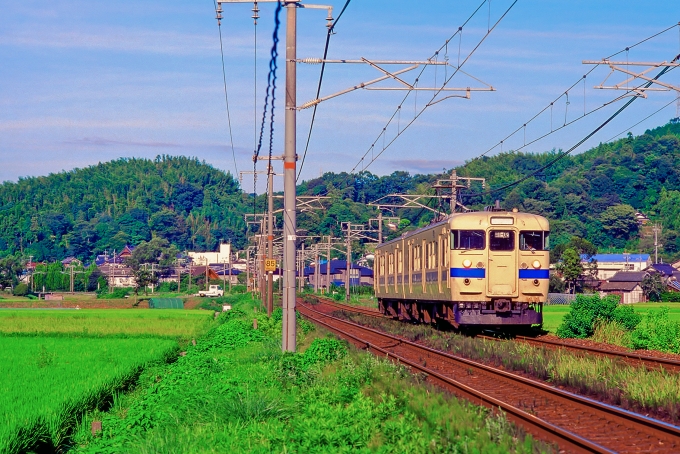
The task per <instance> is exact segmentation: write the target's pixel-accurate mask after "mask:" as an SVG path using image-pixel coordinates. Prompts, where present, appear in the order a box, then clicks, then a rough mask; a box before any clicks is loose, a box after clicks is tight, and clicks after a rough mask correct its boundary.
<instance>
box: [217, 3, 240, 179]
mask: <svg viewBox="0 0 680 454" xmlns="http://www.w3.org/2000/svg"><path fill="white" fill-rule="evenodd" d="M213 5H214V6H215V11H217V1H216V0H213ZM217 29H218V30H219V34H220V55H221V56H222V81H223V82H224V101H225V103H226V106H227V125H228V127H229V142H230V143H231V156H232V158H233V159H234V171H235V172H236V174H235V175H238V166H237V165H236V151H235V150H234V135H233V134H232V131H231V114H230V112H229V93H228V90H227V71H226V69H225V66H224V47H223V46H222V23H221V17H220V16H219V14H218V17H217Z"/></svg>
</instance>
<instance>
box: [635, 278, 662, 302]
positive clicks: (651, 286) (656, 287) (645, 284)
mask: <svg viewBox="0 0 680 454" xmlns="http://www.w3.org/2000/svg"><path fill="white" fill-rule="evenodd" d="M640 287H642V291H643V292H644V294H645V296H646V297H647V298H648V299H649V300H650V301H660V300H661V293H663V292H664V290H666V284H664V283H663V281H662V279H661V275H660V274H659V273H651V274H648V275H646V276H645V277H644V278H643V279H642V282H641V283H640Z"/></svg>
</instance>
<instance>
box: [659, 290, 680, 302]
mask: <svg viewBox="0 0 680 454" xmlns="http://www.w3.org/2000/svg"><path fill="white" fill-rule="evenodd" d="M661 301H662V302H664V303H680V292H664V293H662V294H661Z"/></svg>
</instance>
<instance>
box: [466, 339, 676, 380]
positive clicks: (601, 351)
mask: <svg viewBox="0 0 680 454" xmlns="http://www.w3.org/2000/svg"><path fill="white" fill-rule="evenodd" d="M477 337H481V338H483V339H487V340H501V339H498V338H495V337H490V336H477ZM513 340H514V341H515V342H524V343H527V344H530V345H537V346H540V347H546V348H562V349H565V350H571V351H574V352H577V353H581V354H588V355H590V354H593V355H599V356H606V357H609V358H615V359H620V360H622V361H624V362H626V363H628V364H630V365H633V366H644V367H646V368H647V369H650V370H655V369H665V370H667V371H673V372H680V359H678V358H677V355H663V354H661V355H654V354H648V352H645V353H639V352H636V351H631V350H628V349H626V348H623V347H618V346H616V345H608V344H600V343H597V342H590V343H586V342H579V340H581V339H568V340H567V339H559V338H557V337H552V336H551V337H548V336H542V337H526V336H515V337H514V338H513ZM649 353H651V352H649ZM657 353H660V352H657Z"/></svg>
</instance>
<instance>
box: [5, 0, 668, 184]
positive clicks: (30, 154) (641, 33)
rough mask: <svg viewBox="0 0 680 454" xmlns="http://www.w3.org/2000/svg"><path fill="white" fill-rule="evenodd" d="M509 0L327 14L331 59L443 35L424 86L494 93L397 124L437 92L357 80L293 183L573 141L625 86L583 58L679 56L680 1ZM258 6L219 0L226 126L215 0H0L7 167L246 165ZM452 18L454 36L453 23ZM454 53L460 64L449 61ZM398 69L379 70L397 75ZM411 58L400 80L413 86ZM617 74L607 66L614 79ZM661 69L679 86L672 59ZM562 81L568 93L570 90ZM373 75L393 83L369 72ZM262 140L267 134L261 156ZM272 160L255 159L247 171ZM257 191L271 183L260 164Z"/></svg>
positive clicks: (259, 62) (416, 45) (317, 134)
mask: <svg viewBox="0 0 680 454" xmlns="http://www.w3.org/2000/svg"><path fill="white" fill-rule="evenodd" d="M513 1H514V0H491V1H490V2H486V3H484V4H482V2H481V0H477V1H470V0H459V1H456V2H451V1H444V0H432V1H419V2H406V1H402V0H390V1H387V0H371V1H360V0H353V1H351V2H350V4H349V6H348V7H347V9H346V11H345V13H344V14H343V16H342V17H341V18H340V20H339V21H338V22H337V24H336V28H335V34H334V35H332V37H331V40H330V46H329V52H328V58H330V59H360V58H366V59H368V60H416V61H424V60H427V59H428V58H431V57H433V55H434V54H435V51H437V50H438V49H440V48H441V47H442V46H443V45H444V44H445V42H446V41H447V40H448V39H449V38H451V37H452V36H453V38H451V39H450V41H449V44H448V46H446V47H444V48H443V49H442V50H441V52H439V54H438V55H437V57H436V58H437V61H442V60H446V59H447V60H448V62H449V65H450V66H448V67H446V68H445V67H443V66H437V67H435V66H432V65H430V66H428V67H427V68H425V70H424V72H423V73H422V75H421V76H420V77H419V79H418V85H417V86H418V87H419V88H433V87H440V86H441V85H442V82H443V80H444V78H445V77H446V78H448V77H450V76H451V75H452V74H454V73H455V75H453V77H451V79H450V81H449V82H448V83H447V87H449V88H454V87H456V88H466V87H472V88H484V87H489V86H491V87H493V88H494V91H472V92H471V95H470V99H466V98H461V97H453V98H449V99H445V100H442V101H440V102H436V103H432V104H431V105H430V106H429V107H427V108H426V109H425V110H424V111H423V113H422V114H421V115H420V116H419V117H418V118H417V119H415V121H413V122H412V123H411V125H410V126H409V127H408V128H407V129H405V130H404V128H405V127H406V125H408V124H409V123H410V122H411V121H412V120H413V119H414V115H415V114H416V113H417V112H419V111H420V110H422V109H423V108H424V107H425V106H426V105H427V104H428V102H429V101H430V100H431V98H432V96H433V95H434V94H435V93H434V92H428V91H418V92H417V94H416V92H411V93H410V94H409V95H408V97H407V98H406V100H405V101H403V104H402V100H403V99H404V96H405V95H406V94H407V92H404V91H396V90H381V91H378V90H356V91H352V92H350V93H348V94H344V95H342V96H338V97H335V98H332V99H329V100H327V101H324V102H322V103H320V104H319V105H318V110H317V114H316V120H315V123H314V128H313V131H312V136H311V140H310V145H309V149H308V152H307V156H306V158H305V161H304V165H303V166H302V170H301V179H303V180H305V179H310V178H315V177H318V176H319V175H321V174H323V173H324V172H330V171H333V172H343V171H345V172H350V171H359V170H368V171H370V172H372V173H374V174H377V175H386V174H390V173H392V172H394V171H407V172H409V173H411V174H416V173H435V172H441V171H442V170H443V169H451V168H452V167H454V166H458V165H461V164H463V163H464V162H466V161H469V160H471V159H474V158H476V157H478V156H480V155H482V154H483V153H487V155H489V156H492V155H494V154H497V153H499V152H501V151H508V150H517V149H521V150H522V151H526V152H543V151H547V150H552V149H558V150H559V149H569V148H571V147H572V146H573V145H575V144H576V143H578V142H579V141H580V140H581V139H582V138H583V137H585V136H586V135H587V134H588V133H590V132H591V131H592V130H594V129H595V128H597V127H598V126H599V125H600V124H601V123H602V122H604V121H605V120H606V119H607V118H608V117H609V116H610V115H612V114H613V113H614V112H615V111H616V110H617V109H618V108H619V107H621V106H622V105H623V103H625V102H626V101H627V100H628V99H630V98H624V99H623V100H619V101H616V102H613V103H612V102H611V101H613V100H615V99H616V98H617V97H619V96H620V95H622V94H624V92H623V91H614V90H598V89H594V88H593V87H594V86H596V85H600V84H601V83H602V82H603V81H605V79H606V78H607V75H608V74H609V72H610V70H609V68H608V67H607V66H604V65H601V66H598V67H596V68H595V69H594V70H593V71H592V72H590V73H588V71H590V70H591V69H593V66H592V65H584V64H582V60H601V59H602V58H604V57H608V56H610V55H612V54H616V53H617V52H620V53H618V54H617V55H615V56H614V57H612V60H619V61H623V62H626V61H627V62H628V63H629V65H627V66H626V65H624V66H623V67H624V68H628V70H633V69H636V67H635V66H631V65H630V62H662V61H670V60H671V59H673V58H674V57H675V56H676V55H678V54H680V27H679V26H677V24H678V22H679V21H680V2H678V1H677V0H661V1H659V2H656V3H654V5H648V6H643V5H641V4H640V2H634V1H629V0H617V1H614V0H587V1H586V0H572V1H568V2H565V1H558V0H542V1H537V0H518V1H517V2H516V3H515V4H514V5H513ZM323 4H325V5H330V6H333V8H334V9H333V17H337V15H338V13H339V11H340V9H341V8H342V6H343V5H344V4H345V0H327V1H325V2H324V3H323ZM480 5H481V7H480ZM252 7H253V4H252V3H246V4H225V5H224V13H223V16H224V19H223V20H222V26H221V32H222V39H223V49H224V62H225V71H226V82H227V97H228V101H229V118H230V123H231V128H229V122H228V117H227V109H226V103H225V93H224V85H223V74H222V60H221V54H220V38H219V30H218V27H217V21H216V20H215V12H214V4H213V2H212V1H207V0H204V1H200V2H198V1H194V2H181V1H170V0H169V1H165V2H157V1H149V0H135V1H129V0H121V1H117V2H90V1H88V2H86V1H81V0H62V1H59V0H57V1H53V2H37V1H32V0H25V1H21V2H11V1H5V2H0V162H1V165H0V181H17V180H18V179H19V178H21V177H27V176H40V175H48V174H50V173H57V172H60V171H62V170H71V169H73V168H76V167H86V166H89V165H93V164H97V163H98V162H106V161H110V160H113V159H117V158H120V157H146V158H151V159H152V158H154V157H155V156H157V155H163V154H166V155H184V156H191V157H197V158H198V159H200V160H205V161H206V162H208V163H210V164H212V165H213V166H215V167H216V168H219V169H222V170H224V171H228V172H230V173H231V174H232V175H234V176H237V177H238V176H240V175H241V173H242V172H252V171H253V162H252V155H253V151H254V149H255V147H256V145H257V141H258V132H259V128H260V121H261V117H262V109H263V105H264V92H265V89H266V87H267V73H268V69H269V68H268V65H269V58H270V49H271V46H272V42H273V41H272V33H273V30H274V12H275V4H274V3H263V2H260V3H259V8H260V19H259V21H258V25H257V35H255V27H254V25H253V20H252V19H251V17H250V16H251V15H252V12H251V9H252ZM478 8H479V9H478ZM477 9H478V11H477V13H476V14H473V13H474V11H475V10H477ZM508 9H509V11H508ZM326 15H327V12H326V11H325V10H318V9H300V10H298V41H297V44H298V52H297V53H298V58H307V57H314V58H320V57H322V56H323V49H324V43H325V39H326V30H327V29H326V20H325V19H326ZM502 16H503V17H502ZM470 17H471V18H470ZM501 17H502V19H501ZM281 19H282V22H283V24H284V25H282V26H281V29H280V33H279V36H280V40H281V41H280V43H279V45H278V51H279V54H280V57H279V59H278V66H279V70H278V72H277V76H278V79H277V82H278V83H277V89H276V101H275V102H276V109H275V112H274V113H275V117H274V118H275V122H274V138H273V150H272V152H273V154H274V155H281V154H283V131H284V124H283V118H284V111H283V109H282V106H283V100H284V91H283V89H284V79H285V71H284V66H285V64H284V59H283V55H284V54H285V20H284V19H285V10H284V11H283V12H282V13H281ZM468 19H469V21H468ZM499 20H500V22H498V24H497V25H496V27H495V28H493V30H492V31H491V32H490V33H489V32H488V31H489V28H490V27H492V26H493V25H494V24H495V23H496V22H497V21H499ZM466 21H467V23H466ZM463 24H465V25H464V26H463ZM674 25H675V27H673V26H674ZM461 26H463V27H462V32H460V33H458V34H455V33H456V31H457V30H458V29H459V27H461ZM669 27H673V28H671V29H670V30H669V31H667V32H665V33H663V34H661V35H659V36H657V37H655V38H652V39H650V40H648V41H646V42H643V43H642V44H639V45H636V46H634V45H635V44H636V43H638V42H640V41H642V40H645V39H646V38H649V37H650V36H652V35H655V34H657V33H659V32H661V31H662V30H664V29H667V28H669ZM454 34H455V36H454ZM487 34H488V36H486V35H487ZM255 36H257V47H256V46H255ZM485 36H486V37H485ZM480 42H481V44H480ZM627 47H628V48H629V49H628V51H626V50H625V49H626V48H627ZM459 61H460V62H461V63H462V66H461V68H460V70H461V71H458V72H456V66H458V62H459ZM255 63H256V65H255ZM406 66H408V65H390V66H389V67H388V66H385V67H384V68H385V69H387V70H388V71H397V70H399V69H403V68H405V67H406ZM320 68H321V67H320V65H303V64H300V65H298V66H297V76H298V81H297V84H298V85H297V87H298V90H297V105H298V106H300V105H302V104H303V103H305V102H307V101H310V100H312V99H314V98H315V94H316V87H317V83H318V78H319V71H320ZM421 69H422V66H421V67H419V68H418V69H415V70H413V71H410V72H406V73H403V74H401V75H400V76H399V77H400V78H402V79H403V80H404V81H405V82H406V83H409V84H412V85H413V83H414V80H415V79H416V77H417V74H418V73H419V72H420V71H421ZM642 69H645V68H640V69H639V70H642ZM657 72H658V70H652V71H650V72H649V74H650V75H656V74H657ZM586 73H588V75H587V77H586V78H585V80H583V75H584V74H586ZM381 75H382V73H380V72H378V70H376V69H375V68H372V67H371V66H369V65H367V64H329V65H327V67H326V71H325V75H324V79H323V86H322V90H321V95H322V96H326V95H330V94H333V93H336V92H339V91H341V90H344V89H346V88H349V87H352V86H355V85H357V84H359V83H362V82H367V81H370V80H373V79H375V78H377V77H380V76H381ZM624 80H625V77H624V76H623V75H622V74H621V73H617V74H613V75H611V76H610V77H609V78H608V79H606V84H607V85H613V84H615V83H620V82H622V81H624ZM660 80H661V81H663V82H665V83H667V84H671V85H673V86H676V87H677V86H680V70H675V71H670V72H669V73H667V74H665V75H664V76H663V77H662V78H661V79H660ZM574 84H575V85H574ZM572 85H574V86H573V88H571V90H569V91H568V98H569V99H568V103H567V95H565V92H566V91H567V89H569V87H571V86H572ZM635 85H638V84H635ZM380 86H381V87H392V88H393V87H398V86H399V83H398V82H396V81H384V82H381V83H380V84H375V85H373V87H380ZM256 91H257V92H256ZM451 94H459V95H460V94H464V92H446V93H444V94H442V93H440V94H439V95H438V98H435V100H437V99H441V98H443V97H444V96H447V95H451ZM677 95H678V92H675V91H672V90H671V91H653V92H651V91H650V92H647V98H638V99H636V101H635V102H634V103H632V104H631V105H630V106H629V107H628V108H627V109H626V110H625V111H624V112H623V113H621V114H620V115H619V116H617V117H616V118H615V119H614V120H612V121H611V122H610V123H609V124H608V125H607V126H605V127H604V128H602V130H601V131H600V132H598V133H597V134H596V135H595V136H593V137H592V138H591V139H590V140H588V141H587V142H586V143H584V144H583V145H582V146H580V147H579V148H577V149H576V150H575V151H574V153H578V152H582V151H585V150H587V149H588V148H590V147H592V146H594V145H597V144H598V143H600V142H606V141H609V140H610V139H612V138H616V137H619V136H621V135H625V134H626V133H627V132H628V131H630V132H632V133H633V134H635V135H638V134H641V133H643V132H644V131H645V129H648V128H653V127H655V126H658V125H662V124H665V123H666V122H667V121H668V120H669V119H670V118H673V117H676V116H678V105H677V104H676V102H674V100H675V99H676V97H677ZM551 102H553V106H552V108H550V107H549V106H550V103H551ZM605 104H607V105H606V106H604V107H602V106H603V105H605ZM399 105H401V106H402V107H401V109H397V107H398V106H399ZM665 105H668V106H667V107H666V108H663V106H665ZM598 107H601V109H599V110H597V111H595V112H594V113H592V114H588V115H586V116H585V117H584V112H586V113H588V112H590V111H592V110H593V109H596V108H598ZM544 109H545V110H544ZM660 109H661V110H660ZM542 110H543V113H542V114H541V115H538V116H537V117H536V118H534V119H533V121H529V120H531V119H532V118H533V117H535V116H536V115H537V114H538V113H539V112H541V111H542ZM395 112H398V113H397V114H396V115H394V118H393V121H392V122H391V123H390V124H389V125H387V123H388V120H389V119H390V117H392V116H393V114H394V113H395ZM655 112H657V113H655ZM311 114H312V110H311V109H305V110H301V111H300V112H299V113H298V116H297V152H298V155H299V156H300V157H301V158H302V155H303V153H304V150H305V144H306V141H307V136H308V131H309V127H310V120H311ZM652 114H653V115H652ZM650 115H651V117H650V118H648V119H645V118H646V117H648V116H650ZM580 117H583V118H580ZM579 118H580V119H579ZM565 123H567V124H568V125H567V126H565V127H563V128H562V129H559V130H558V131H556V132H554V133H552V134H547V133H550V131H551V129H552V130H555V129H557V128H559V127H561V126H563V125H564V124H565ZM638 123H639V124H638ZM525 124H526V127H524V125H525ZM383 129H384V131H385V132H384V133H383ZM516 130H517V131H518V132H517V133H515V134H514V135H512V136H510V137H508V136H509V135H510V134H511V133H512V132H513V131H516ZM230 131H231V134H230ZM265 131H269V125H267V126H266V127H265ZM398 131H399V132H401V134H400V135H399V136H398V137H396V139H395V135H396V134H397V132H398ZM545 134H547V136H546V137H545V138H543V139H541V140H538V141H535V142H534V139H536V138H538V137H540V136H543V135H545ZM501 140H502V141H503V143H502V145H501V144H500V142H501ZM232 141H233V148H232V146H231V143H232ZM390 142H392V143H391V145H390V146H389V147H388V148H386V149H385V150H384V151H383V147H384V145H387V144H389V143H390ZM372 145H373V146H372ZM268 153H269V137H268V135H267V134H265V135H264V140H263V146H262V149H261V155H262V156H266V155H267V154H268ZM364 156H365V158H364V159H363V161H362V157H364ZM300 164H301V161H299V162H298V169H299V168H300ZM280 166H281V163H280V161H278V162H277V163H275V164H274V168H275V171H277V170H278V171H279V172H280V169H279V167H280ZM264 169H265V164H264V163H259V164H258V167H257V170H258V171H263V170H264ZM242 176H243V180H242V187H243V189H244V190H245V191H247V192H252V191H253V176H252V175H251V174H249V173H243V174H242ZM474 176H478V177H485V176H486V175H474ZM279 180H281V178H280V177H276V180H275V181H276V183H275V187H276V188H277V189H280V188H281V187H282V182H281V181H279ZM256 190H257V192H262V191H264V190H265V178H264V176H261V177H260V178H259V179H258V183H257V188H256Z"/></svg>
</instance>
